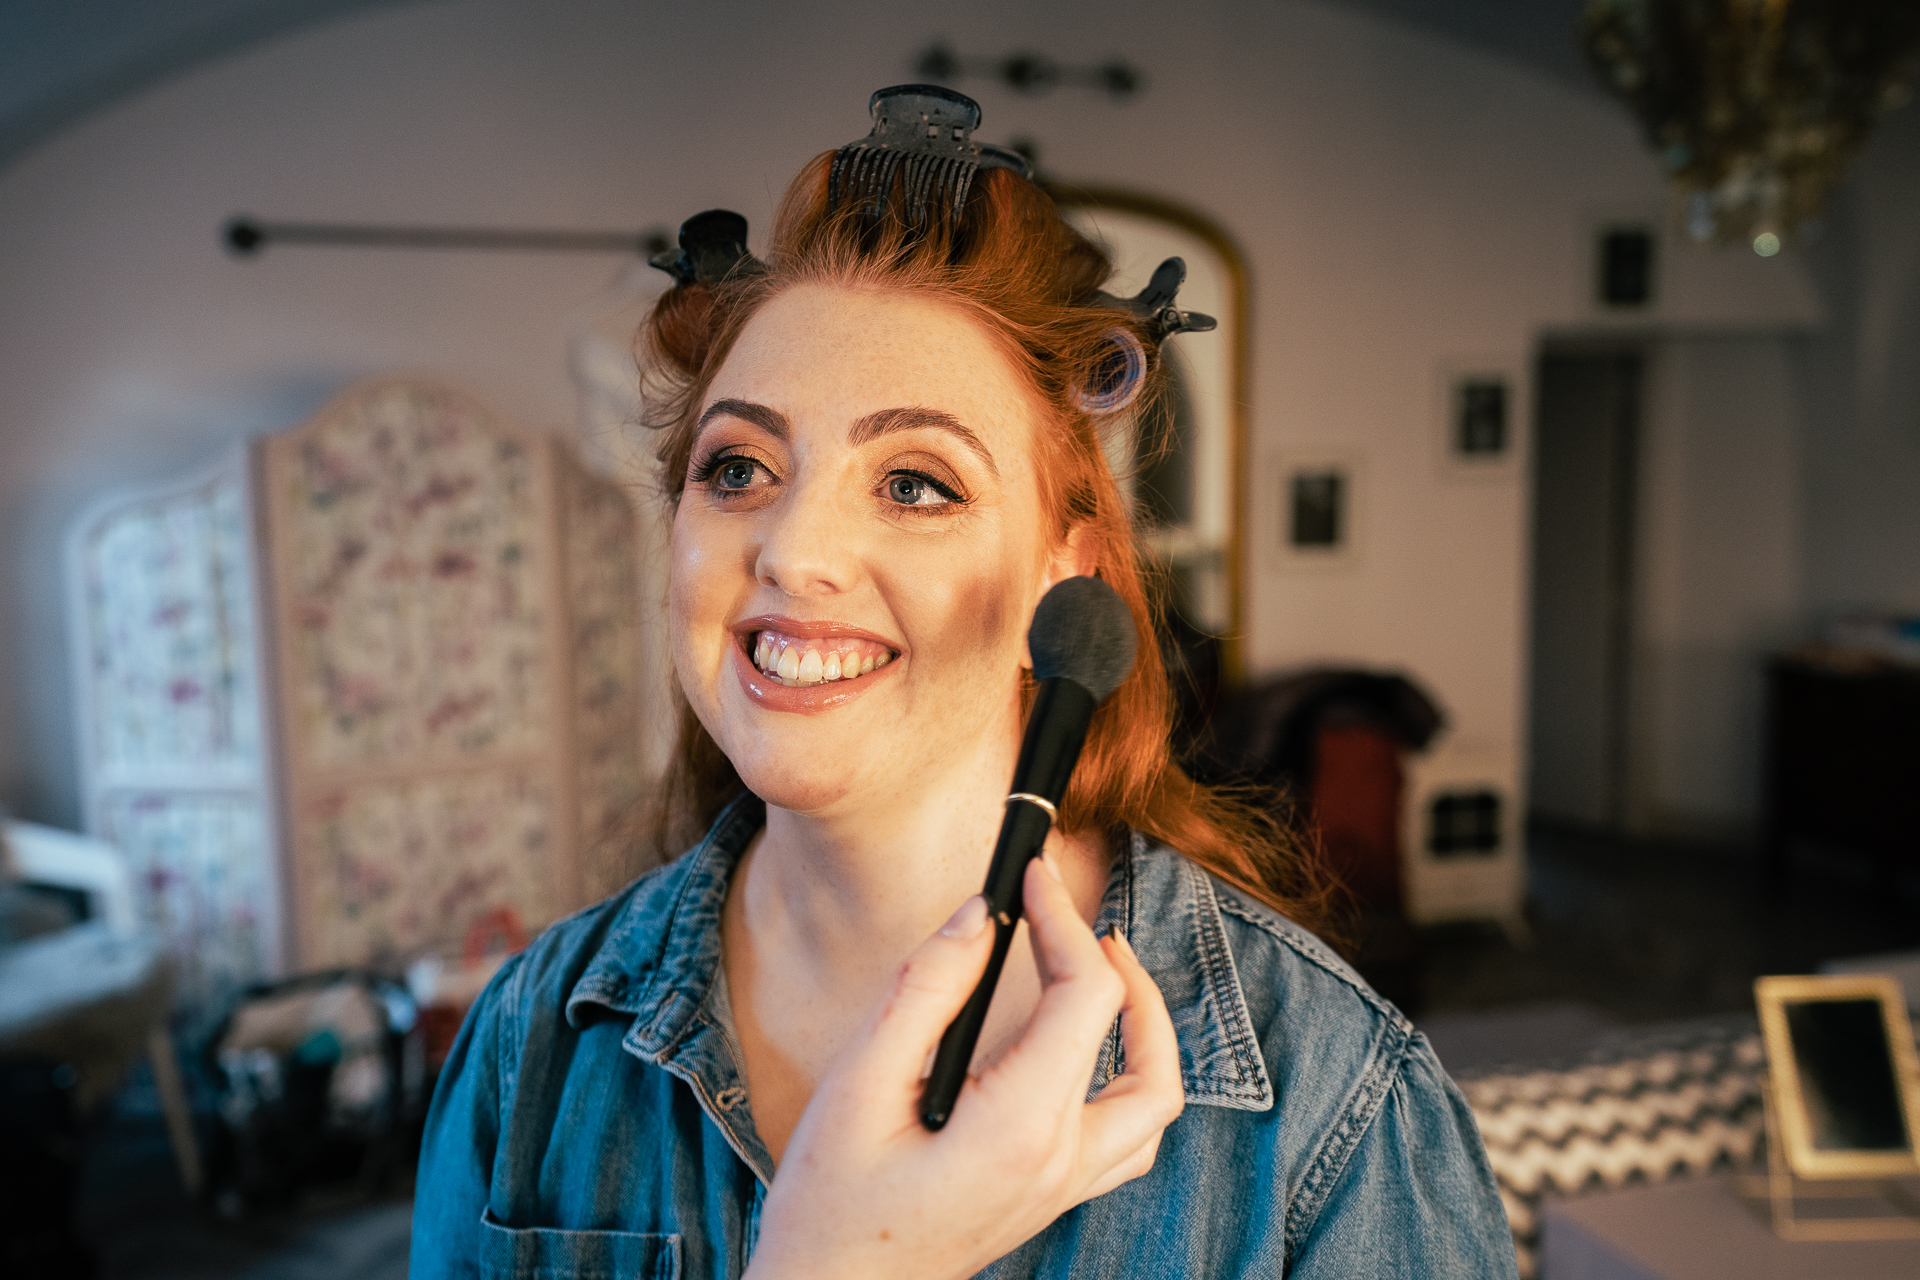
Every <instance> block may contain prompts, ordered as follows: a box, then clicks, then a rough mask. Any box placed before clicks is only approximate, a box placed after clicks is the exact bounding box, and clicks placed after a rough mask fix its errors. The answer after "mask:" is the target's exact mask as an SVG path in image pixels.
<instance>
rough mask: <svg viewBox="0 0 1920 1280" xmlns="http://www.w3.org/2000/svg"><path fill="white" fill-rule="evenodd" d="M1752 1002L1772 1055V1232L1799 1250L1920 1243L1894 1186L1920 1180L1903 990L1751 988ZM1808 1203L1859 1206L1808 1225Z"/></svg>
mask: <svg viewBox="0 0 1920 1280" xmlns="http://www.w3.org/2000/svg"><path fill="white" fill-rule="evenodd" d="M1754 999H1755V1002H1756V1003H1757V1004H1758V1006H1759V1011H1760V1031H1761V1035H1762V1037H1763V1039H1764V1040H1765V1042H1766V1049H1767V1072H1768V1077H1769V1079H1768V1093H1767V1098H1766V1104H1767V1140H1768V1165H1769V1167H1770V1175H1769V1178H1768V1184H1769V1185H1768V1195H1769V1197H1770V1199H1771V1200H1772V1202H1773V1221H1774V1230H1775V1231H1776V1232H1778V1233H1779V1234H1780V1235H1782V1236H1784V1237H1786V1238H1788V1239H1801V1240H1820V1239H1824V1240H1846V1239H1889V1238H1899V1237H1913V1236H1920V1203H1916V1202H1915V1200H1914V1197H1913V1195H1912V1191H1911V1189H1908V1188H1903V1187H1902V1186H1901V1185H1900V1184H1899V1183H1898V1182H1896V1181H1895V1180H1897V1179H1909V1178H1914V1177H1920V1055H1916V1053H1915V1051H1914V1043H1913V1028H1912V1026H1911V1024H1910V1023H1909V1022H1908V1019H1907V1007H1906V1000H1905V997H1904V995H1903V994H1902V991H1901V988H1900V984H1899V983H1898V982H1896V981H1894V979H1893V978H1891V977H1889V976H1887V975H1885V974H1848V975H1836V976H1826V977H1770V978H1761V979H1759V980H1758V981H1757V982H1755V983H1754ZM1842 1180H1847V1181H1854V1182H1860V1183H1869V1184H1870V1183H1878V1184H1879V1185H1877V1186H1873V1185H1868V1186H1862V1187H1860V1188H1859V1189H1857V1190H1856V1189H1852V1188H1847V1187H1842V1186H1840V1185H1839V1183H1840V1182H1841V1181H1842ZM1802 1181H1804V1182H1805V1183H1807V1184H1809V1185H1807V1186H1805V1187H1803V1186H1801V1185H1800V1183H1801V1182H1802ZM1802 1199H1813V1200H1824V1201H1828V1202H1839V1201H1854V1202H1857V1203H1855V1204H1854V1205H1852V1206H1850V1207H1848V1208H1847V1210H1846V1211H1844V1212H1839V1213H1833V1212H1829V1213H1826V1214H1822V1215H1820V1216H1807V1215H1806V1214H1804V1213H1803V1211H1802V1209H1801V1208H1800V1206H1799V1204H1798V1202H1799V1201H1800V1200H1802ZM1829 1207H1830V1208H1841V1207H1842V1206H1840V1205H1839V1204H1838V1203H1830V1205H1829Z"/></svg>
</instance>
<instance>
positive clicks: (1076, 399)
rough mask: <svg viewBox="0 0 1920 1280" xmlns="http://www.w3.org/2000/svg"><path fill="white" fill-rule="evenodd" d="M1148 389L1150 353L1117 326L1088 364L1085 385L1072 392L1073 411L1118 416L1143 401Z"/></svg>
mask: <svg viewBox="0 0 1920 1280" xmlns="http://www.w3.org/2000/svg"><path fill="white" fill-rule="evenodd" d="M1146 385H1147V349H1146V348H1145V347H1143V346H1141V345H1140V339H1138V338H1136V337H1134V336H1133V334H1132V333H1131V332H1129V331H1128V330H1126V329H1122V328H1119V327H1118V326H1116V327H1114V328H1112V329H1109V330H1107V331H1106V332H1105V333H1103V334H1101V335H1100V348H1099V352H1098V354H1096V355H1095V356H1094V357H1093V359H1092V360H1091V361H1089V362H1088V366H1087V375H1086V378H1085V380H1084V381H1082V382H1080V383H1079V384H1077V385H1076V386H1075V387H1074V388H1073V403H1074V407H1075V408H1077V409H1079V410H1080V411H1081V412H1082V413H1089V414H1093V415H1094V416H1096V417H1098V416H1100V415H1101V414H1108V413H1118V412H1120V411H1121V410H1122V409H1125V408H1126V407H1127V406H1128V405H1130V404H1132V403H1133V402H1134V401H1135V400H1137V399H1139V397H1140V389H1141V388H1142V387H1144V386H1146Z"/></svg>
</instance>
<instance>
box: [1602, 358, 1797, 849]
mask: <svg viewBox="0 0 1920 1280" xmlns="http://www.w3.org/2000/svg"><path fill="white" fill-rule="evenodd" d="M1804 340H1805V339H1804V337H1803V336H1801V335H1797V334H1793V333H1759V334H1755V333H1745V334H1738V333H1735V334H1728V333H1722V334H1713V335H1699V334H1679V335H1669V336H1667V337H1666V338H1664V339H1662V340H1659V341H1656V342H1653V343H1651V344H1650V345H1649V348H1648V352H1647V354H1648V357H1649V358H1648V369H1647V390H1646V407H1645V413H1644V415H1643V419H1642V428H1641V437H1640V449H1639V452H1640V474H1641V484H1640V491H1639V495H1638V497H1639V501H1638V505H1637V512H1636V514H1637V516H1638V521H1637V523H1638V529H1637V531H1636V538H1635V549H1636V554H1637V558H1638V560H1639V562H1640V563H1639V571H1638V574H1637V581H1636V585H1637V587H1638V589H1639V590H1638V595H1639V598H1638V600H1637V601H1636V602H1635V603H1636V608H1635V615H1636V618H1635V621H1636V624H1637V625H1636V626H1635V628H1634V632H1635V635H1634V641H1635V643H1634V646H1633V652H1632V657H1631V674H1630V675H1629V677H1628V678H1629V684H1630V691H1629V700H1630V711H1629V717H1630V723H1629V728H1628V742H1629V744H1630V750H1629V753H1628V760H1629V764H1628V768H1629V777H1628V779H1627V784H1628V786H1627V797H1628V800H1627V814H1626V817H1627V820H1628V823H1629V824H1630V825H1631V826H1633V827H1635V828H1637V829H1638V830H1641V831H1643V832H1648V833H1656V834H1660V835H1664V836H1669V837H1679V838H1683V839H1693V840H1703V841H1710V842H1723V841H1729V840H1735V841H1737V840H1739V839H1741V838H1743V837H1745V836H1747V835H1748V834H1750V831H1751V827H1752V824H1753V821H1754V816H1755V815H1756V814H1757V813H1758V810H1759V798H1760V791H1759V787H1760V755H1761V734H1762V728H1763V726H1762V723H1761V721H1762V706H1763V696H1762V688H1761V671H1762V663H1763V661H1764V659H1765V656H1766V653H1767V651H1768V650H1770V649H1774V648H1776V647H1778V646H1780V645H1781V644H1783V643H1786V642H1788V641H1791V640H1794V639H1797V638H1799V637H1798V635H1797V632H1798V630H1799V628H1800V626H1801V624H1802V618H1801V596H1802V586H1803V575H1804V568H1803V562H1802V543H1803V538H1804V533H1805V517H1804V512H1803V506H1804V504H1803V503H1802V501H1801V498H1800V493H1799V474H1798V466H1797V461H1798V459H1797V454H1798V451H1799V450H1798V446H1799V438H1800V435H1801V433H1802V432H1803V431H1804V429H1805V426H1806V422H1807V419H1808V413H1807V406H1806V405H1805V404H1804V403H1803V402H1802V400H1801V398H1800V395H1799V394H1798V388H1797V387H1796V386H1795V384H1794V379H1793V372H1792V364H1791V361H1790V358H1789V356H1790V353H1791V351H1792V349H1793V348H1794V347H1795V346H1796V345H1797V344H1799V343H1801V342H1804Z"/></svg>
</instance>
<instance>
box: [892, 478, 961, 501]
mask: <svg viewBox="0 0 1920 1280" xmlns="http://www.w3.org/2000/svg"><path fill="white" fill-rule="evenodd" d="M887 497H888V498H890V499H891V500H893V501H894V502H897V503H899V504H900V505H901V506H903V507H941V506H946V505H947V504H948V503H951V502H957V501H959V495H958V494H956V493H954V492H953V491H952V490H950V489H948V488H947V487H946V486H945V485H943V484H941V483H939V482H938V481H936V480H934V479H932V478H931V477H929V476H923V475H921V474H920V473H918V472H916V471H896V472H894V473H893V474H892V475H890V476H888V477H887Z"/></svg>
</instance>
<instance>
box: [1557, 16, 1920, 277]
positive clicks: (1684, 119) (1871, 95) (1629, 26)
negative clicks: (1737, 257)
mask: <svg viewBox="0 0 1920 1280" xmlns="http://www.w3.org/2000/svg"><path fill="white" fill-rule="evenodd" d="M1580 34H1581V40H1582V43H1583V44H1584V45H1585V46H1586V51H1587V56H1588V57H1589V58H1590V59H1591V60H1592V62H1593V64H1594V66H1595V67H1596V68H1598V70H1599V71H1600V73H1601V75H1602V76H1604V77H1605V78H1606V81H1607V83H1608V84H1609V85H1610V86H1611V87H1612V88H1613V90H1614V92H1616V93H1618V94H1619V95H1620V97H1621V98H1623V99H1625V100H1626V103H1627V105H1628V106H1629V107H1630V108H1632V110H1633V113H1634V114H1635V115H1636V116H1638V117H1639V119H1640V123H1641V125H1642V127H1643V128H1644V129H1645V130H1646V134H1647V138H1648V140H1649V141H1650V142H1651V143H1652V144H1653V147H1654V149H1655V150H1656V151H1658V152H1659V153H1660V157H1661V159H1662V160H1663V161H1664V163H1665V165H1666V169H1667V172H1668V174H1669V176H1670V177H1671V179H1672V184H1673V185H1672V189H1673V194H1674V197H1675V202H1676V204H1677V205H1678V212H1679V215H1680V219H1681V221H1682V222H1683V223H1684V225H1685V226H1686V229H1687V233H1688V234H1689V235H1690V236H1692V237H1693V238H1694V239H1696V240H1701V241H1707V240H1713V241H1719V242H1720V243H1723V244H1740V243H1746V244H1751V245H1752V246H1753V250H1754V252H1755V253H1758V254H1760V255H1761V256H1762V257H1771V256H1773V255H1774V254H1776V253H1778V252H1779V251H1780V247H1781V244H1782V242H1783V240H1785V239H1786V238H1788V237H1790V236H1792V235H1793V234H1794V232H1795V231H1797V230H1799V229H1800V228H1802V227H1803V226H1805V224H1806V223H1807V222H1808V221H1809V220H1811V219H1813V218H1815V217H1816V216H1818V214H1819V213H1820V210H1821V209H1822V208H1823V207H1824V206H1825V204H1826V201H1827V196H1828V194H1829V193H1830V192H1831V191H1832V190H1833V187H1834V186H1835V184H1836V183H1838V182H1839V181H1840V177H1841V175H1842V174H1843V173H1844V172H1845V171H1846V167H1847V164H1848V162H1849V161H1851V160H1852V159H1853V156H1854V154H1855V153H1856V152H1857V151H1859V149H1860V147H1861V145H1862V144H1863V143H1864V142H1865V141H1866V139H1867V135H1868V134H1869V133H1870V132H1871V131H1872V129H1873V126H1874V124H1875V122H1876V121H1878V120H1879V118H1880V117H1881V116H1882V115H1884V114H1885V113H1886V112H1887V111H1888V110H1890V109H1892V108H1893V107H1895V106H1898V105H1899V104H1900V103H1901V102H1903V101H1904V100H1905V99H1906V94H1907V87H1908V84H1909V82H1910V81H1911V80H1912V78H1913V73H1914V64H1915V61H1916V55H1920V0H1587V8H1586V12H1585V14H1584V16H1583V17H1582V19H1581V31H1580Z"/></svg>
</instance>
